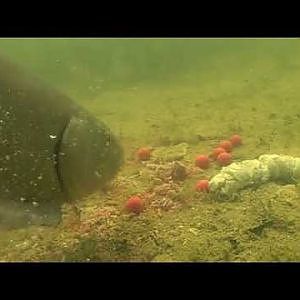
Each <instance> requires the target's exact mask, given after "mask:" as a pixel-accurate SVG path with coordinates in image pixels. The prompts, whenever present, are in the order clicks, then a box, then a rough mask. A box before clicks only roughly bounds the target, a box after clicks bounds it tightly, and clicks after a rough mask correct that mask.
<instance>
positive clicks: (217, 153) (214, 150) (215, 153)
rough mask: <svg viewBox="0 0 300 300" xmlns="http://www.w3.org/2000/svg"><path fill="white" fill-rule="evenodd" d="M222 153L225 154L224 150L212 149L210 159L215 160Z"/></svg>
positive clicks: (219, 148)
mask: <svg viewBox="0 0 300 300" xmlns="http://www.w3.org/2000/svg"><path fill="white" fill-rule="evenodd" d="M223 152H226V150H225V149H224V148H221V147H218V148H215V149H213V151H212V153H211V155H210V156H211V158H212V159H217V157H218V156H219V154H221V153H223Z"/></svg>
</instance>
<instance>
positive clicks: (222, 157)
mask: <svg viewBox="0 0 300 300" xmlns="http://www.w3.org/2000/svg"><path fill="white" fill-rule="evenodd" d="M231 160H232V155H231V154H230V153H228V152H223V153H220V154H219V155H218V158H217V161H218V163H219V165H221V166H227V165H229V164H230V163H231Z"/></svg>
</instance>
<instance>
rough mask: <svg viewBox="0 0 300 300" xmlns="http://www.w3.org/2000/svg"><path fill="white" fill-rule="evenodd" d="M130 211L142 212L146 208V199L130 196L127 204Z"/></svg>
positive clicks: (126, 206)
mask: <svg viewBox="0 0 300 300" xmlns="http://www.w3.org/2000/svg"><path fill="white" fill-rule="evenodd" d="M125 208H126V210H127V211H128V212H132V213H135V214H137V215H138V214H140V213H141V212H142V211H143V209H144V201H143V200H142V199H141V198H140V197H139V196H132V197H130V198H129V199H128V200H127V202H126V205H125Z"/></svg>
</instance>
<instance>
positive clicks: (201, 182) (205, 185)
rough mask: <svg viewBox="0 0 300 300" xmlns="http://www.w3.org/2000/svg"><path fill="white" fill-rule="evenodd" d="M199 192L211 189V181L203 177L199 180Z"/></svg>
mask: <svg viewBox="0 0 300 300" xmlns="http://www.w3.org/2000/svg"><path fill="white" fill-rule="evenodd" d="M196 191H197V192H208V191H209V182H208V180H205V179H202V180H199V181H198V182H197V184H196Z"/></svg>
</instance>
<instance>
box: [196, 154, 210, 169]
mask: <svg viewBox="0 0 300 300" xmlns="http://www.w3.org/2000/svg"><path fill="white" fill-rule="evenodd" d="M195 165H196V166H197V167H199V168H201V169H208V168H209V158H208V156H206V155H199V156H197V157H196V160H195Z"/></svg>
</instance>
